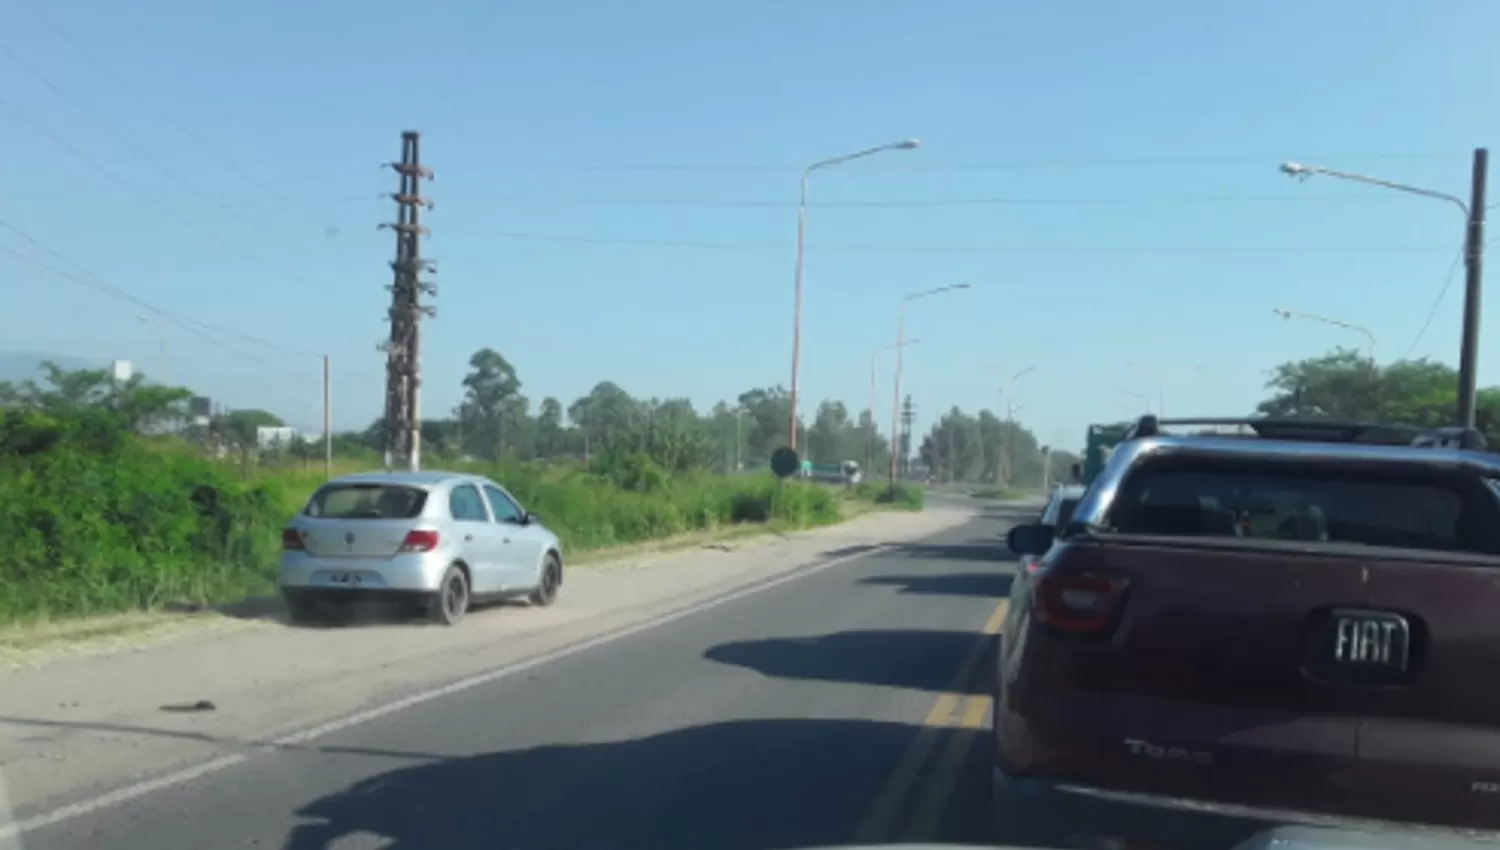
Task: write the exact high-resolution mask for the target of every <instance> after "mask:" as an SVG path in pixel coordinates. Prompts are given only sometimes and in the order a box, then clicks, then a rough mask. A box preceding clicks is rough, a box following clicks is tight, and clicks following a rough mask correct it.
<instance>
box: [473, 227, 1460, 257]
mask: <svg viewBox="0 0 1500 850" xmlns="http://www.w3.org/2000/svg"><path fill="white" fill-rule="evenodd" d="M485 233H486V235H488V236H498V237H500V238H502V239H517V240H533V241H537V242H559V243H566V244H581V245H621V246H630V247H646V248H684V249H694V250H711V251H774V252H778V253H780V252H785V251H786V246H785V245H783V244H780V243H754V242H693V241H684V240H646V239H625V238H612V237H597V236H575V235H564V234H550V233H523V232H512V231H485ZM818 250H819V251H820V252H840V253H870V254H1053V255H1056V254H1180V255H1194V254H1203V255H1211V254H1267V255H1272V254H1430V253H1433V252H1435V251H1444V252H1446V251H1447V250H1448V249H1447V248H1434V247H1419V246H1418V247H1391V246H1386V247H1342V248H1341V247H1318V246H1303V247H1243V248H1237V247H1222V248H1220V247H1199V248H1194V247H1135V248H1132V247H1104V246H1097V247H1096V246H1049V247H1044V246H1012V247H990V246H957V245H947V246H943V245H836V244H825V243H821V242H820V243H818Z"/></svg>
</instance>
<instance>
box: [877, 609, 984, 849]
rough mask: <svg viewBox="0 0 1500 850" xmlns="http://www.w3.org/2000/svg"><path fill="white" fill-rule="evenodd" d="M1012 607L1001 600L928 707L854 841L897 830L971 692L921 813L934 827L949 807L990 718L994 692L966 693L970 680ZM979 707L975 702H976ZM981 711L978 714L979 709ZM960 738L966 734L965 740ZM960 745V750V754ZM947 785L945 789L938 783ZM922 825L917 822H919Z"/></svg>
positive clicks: (880, 838)
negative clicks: (894, 827)
mask: <svg viewBox="0 0 1500 850" xmlns="http://www.w3.org/2000/svg"><path fill="white" fill-rule="evenodd" d="M1009 607H1010V601H1009V600H1001V601H1000V604H999V605H998V606H996V608H995V610H994V611H993V612H992V613H991V614H990V617H989V619H988V620H986V621H985V624H984V637H983V638H981V639H980V640H977V641H975V642H974V646H973V647H972V648H970V650H969V654H968V655H967V656H965V657H964V660H963V663H962V664H960V665H959V668H958V673H957V674H956V675H955V676H954V677H953V680H952V681H951V682H949V683H948V686H947V687H946V688H944V689H943V693H940V694H938V696H937V699H936V701H935V702H934V703H933V705H932V708H931V710H929V711H928V712H927V716H926V718H924V720H923V721H922V729H921V731H919V732H918V733H917V737H916V738H915V739H913V740H912V742H911V745H910V746H908V747H907V749H906V752H905V753H903V754H902V756H901V761H900V762H898V763H897V764H896V769H895V770H894V771H892V773H891V775H890V778H888V779H887V780H886V783H885V785H883V786H882V787H881V789H880V792H879V793H878V794H876V795H875V800H874V802H873V803H872V804H871V806H870V809H869V811H867V812H866V813H865V816H864V818H863V819H862V820H861V821H860V823H859V826H858V827H857V828H856V829H855V831H854V837H853V843H855V844H877V843H881V842H883V841H885V840H886V836H888V835H890V834H891V832H892V829H891V827H892V824H894V823H895V821H896V817H897V816H898V815H899V814H900V813H901V810H902V808H903V807H902V803H903V802H905V800H906V797H907V794H908V793H909V792H910V790H911V789H912V787H913V786H914V785H916V784H917V782H918V780H919V776H918V774H919V772H920V771H921V769H922V766H923V765H924V764H926V763H927V760H928V757H929V756H930V755H931V754H932V751H933V749H934V748H935V747H936V746H937V743H938V738H939V736H940V735H941V734H942V733H943V730H944V729H947V728H951V727H952V726H954V725H955V724H954V719H953V716H954V713H955V712H956V711H957V710H958V707H959V705H960V703H962V702H963V701H964V699H965V698H967V699H968V700H969V701H968V704H967V705H966V706H965V709H964V711H963V713H962V715H961V716H960V717H959V720H958V724H959V725H961V726H963V727H967V730H964V729H960V730H959V731H956V732H955V733H954V734H953V737H952V738H950V740H949V741H948V745H947V747H946V748H944V750H943V753H942V755H941V756H940V757H939V761H938V765H937V768H936V770H935V771H934V773H933V775H932V776H931V777H930V778H929V779H928V780H927V781H926V782H925V783H924V785H925V786H926V788H927V793H926V794H924V799H923V800H922V801H919V803H918V809H917V816H916V819H917V820H918V821H921V822H923V823H926V822H928V821H930V823H929V824H928V825H927V826H926V829H927V830H928V831H929V832H930V831H932V829H933V828H934V827H935V826H936V823H937V821H938V820H939V819H940V818H941V817H942V814H943V809H944V808H946V806H947V803H948V799H949V797H951V796H952V793H953V788H954V786H955V785H956V784H957V780H958V774H959V773H960V772H961V769H962V767H963V754H964V753H966V752H967V751H968V748H969V746H970V744H971V743H972V739H973V737H974V732H973V729H975V728H978V727H979V726H982V725H983V723H984V718H985V716H986V713H987V711H988V709H989V703H990V699H989V697H976V696H972V695H969V694H967V693H966V690H967V687H968V685H969V683H970V682H971V681H972V680H973V679H974V668H975V667H976V666H977V665H978V664H979V659H980V657H981V656H982V655H983V654H984V650H985V647H987V646H989V644H990V641H989V640H988V638H989V636H991V635H995V634H998V633H999V631H1000V624H1001V623H1002V622H1003V621H1004V620H1005V612H1006V611H1007V610H1008V609H1009ZM976 703H977V704H978V705H979V708H977V709H976V708H975V704H976ZM976 712H977V714H976ZM960 739H962V740H961V741H960ZM955 748H956V754H955ZM944 777H951V779H949V781H947V783H946V785H947V790H946V791H941V793H937V794H936V795H934V786H937V785H942V784H944V783H943V782H941V781H940V780H942V779H943V778H944ZM938 790H941V789H938ZM915 826H916V825H915V824H914V827H915Z"/></svg>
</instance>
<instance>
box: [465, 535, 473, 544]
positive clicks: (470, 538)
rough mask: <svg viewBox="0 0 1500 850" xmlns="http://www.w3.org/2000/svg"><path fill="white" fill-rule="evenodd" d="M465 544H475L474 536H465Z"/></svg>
mask: <svg viewBox="0 0 1500 850" xmlns="http://www.w3.org/2000/svg"><path fill="white" fill-rule="evenodd" d="M464 542H465V543H473V542H474V535H472V534H465V535H464Z"/></svg>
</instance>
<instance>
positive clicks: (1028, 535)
mask: <svg viewBox="0 0 1500 850" xmlns="http://www.w3.org/2000/svg"><path fill="white" fill-rule="evenodd" d="M1005 545H1007V546H1009V547H1010V551H1012V552H1014V553H1016V554H1017V555H1045V554H1047V550H1048V549H1051V548H1052V526H1050V525H1043V524H1042V523H1039V522H1038V523H1032V524H1030V525H1018V526H1016V527H1015V528H1012V529H1011V530H1010V532H1009V533H1008V534H1006V535H1005Z"/></svg>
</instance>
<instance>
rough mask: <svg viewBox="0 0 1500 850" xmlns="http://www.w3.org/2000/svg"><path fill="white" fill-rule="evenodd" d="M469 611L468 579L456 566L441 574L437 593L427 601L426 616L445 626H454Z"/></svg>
mask: <svg viewBox="0 0 1500 850" xmlns="http://www.w3.org/2000/svg"><path fill="white" fill-rule="evenodd" d="M468 610H469V578H468V576H466V575H464V571H463V569H462V568H460V567H459V566H458V565H457V564H454V565H452V566H450V567H448V569H447V570H446V571H445V572H444V573H443V580H442V581H441V582H439V583H438V590H437V593H434V594H433V595H432V598H431V599H429V600H428V601H427V616H428V617H429V618H430V619H431V620H432V621H433V622H437V623H442V624H443V625H445V626H456V625H458V622H459V621H460V620H462V619H463V618H464V614H466V613H468Z"/></svg>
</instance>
